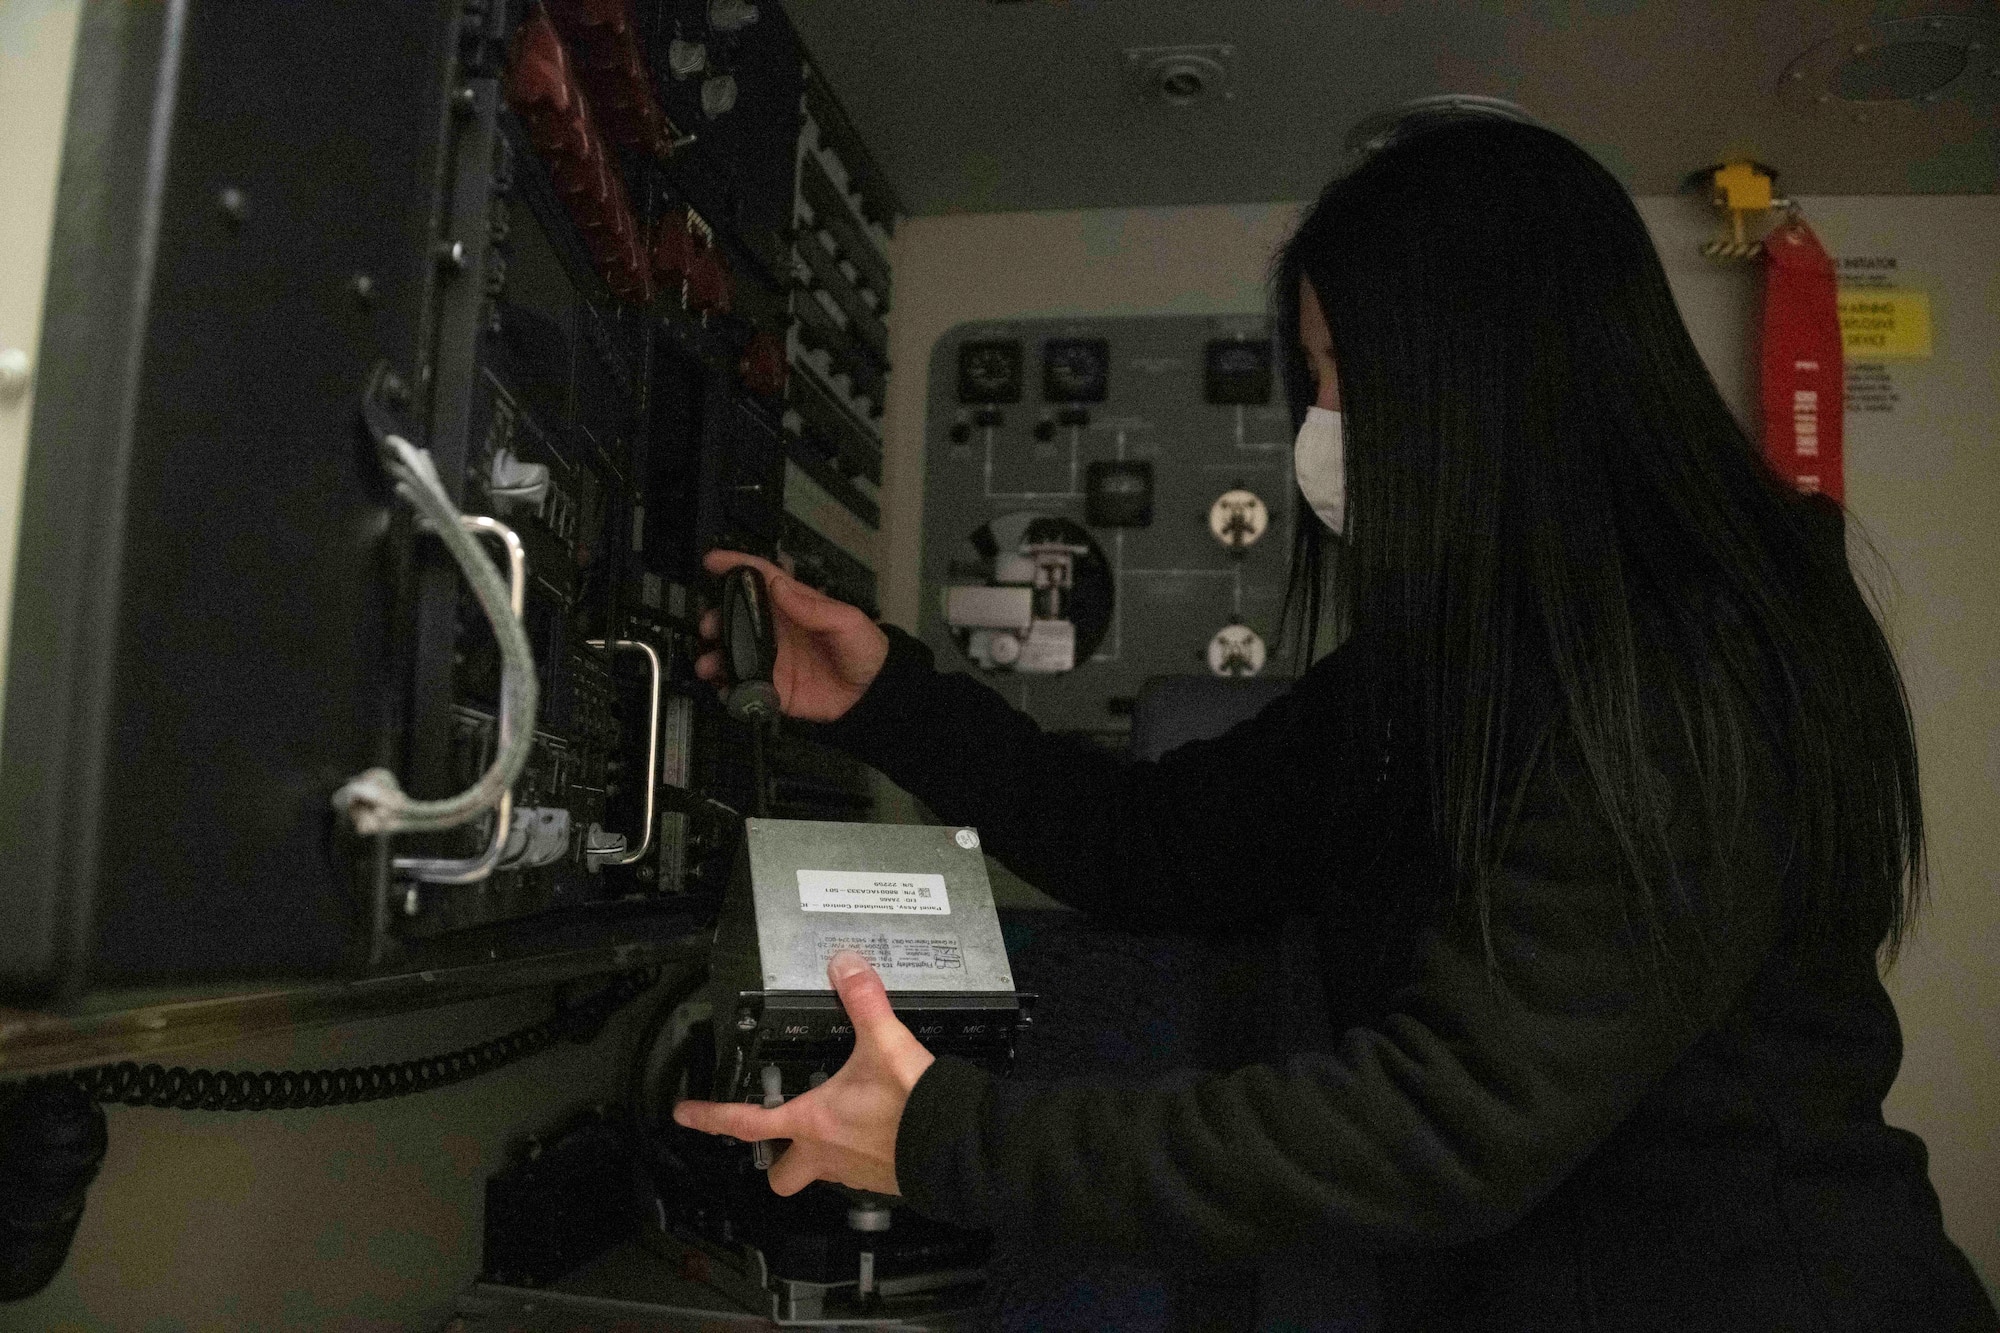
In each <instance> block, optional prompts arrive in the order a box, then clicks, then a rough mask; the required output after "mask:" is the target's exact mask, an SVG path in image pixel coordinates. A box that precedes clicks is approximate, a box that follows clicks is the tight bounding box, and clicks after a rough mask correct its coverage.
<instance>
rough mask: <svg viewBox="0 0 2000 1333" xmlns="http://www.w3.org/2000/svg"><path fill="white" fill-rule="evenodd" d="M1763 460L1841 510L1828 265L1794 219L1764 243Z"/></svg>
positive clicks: (1840, 407) (1834, 326) (1841, 407)
mask: <svg viewBox="0 0 2000 1333" xmlns="http://www.w3.org/2000/svg"><path fill="white" fill-rule="evenodd" d="M1764 254H1765V257H1766V261H1767V262H1766V263H1765V266H1764V457H1765V458H1766V459H1767V460H1769V462H1770V464H1771V469H1772V470H1773V471H1774V472H1776V473H1777V474H1778V475H1779V476H1781V477H1783V478H1784V479H1785V480H1786V481H1788V482H1790V483H1791V484H1792V485H1793V486H1796V487H1797V488H1798V489H1800V490H1802V491H1806V492H1808V493H1810V492H1815V491H1816V492H1818V493H1820V494H1822V495H1824V496H1826V497H1827V498H1828V499H1830V500H1832V501H1833V502H1834V503H1836V504H1839V503H1841V501H1842V496H1843V493H1844V491H1845V486H1844V484H1843V478H1842V473H1841V462H1840V429H1841V418H1842V415H1843V413H1844V411H1845V407H1846V389H1845V385H1844V383H1843V378H1842V368H1841V360H1840V358H1841V342H1840V306H1839V304H1838V301H1837V298H1836V292H1835V282H1834V272H1833V260H1832V259H1830V258H1828V256H1827V253H1826V250H1825V249H1824V248H1823V247H1822V246H1821V245H1820V243H1819V238H1818V237H1816V236H1814V235H1813V233H1812V228H1810V227H1808V226H1806V224H1805V223H1804V222H1802V221H1799V220H1798V219H1792V220H1791V221H1788V222H1784V223H1782V224H1780V225H1779V226H1778V228H1777V230H1775V231H1773V232H1772V233H1771V234H1770V235H1769V236H1768V237H1766V238H1765V240H1764Z"/></svg>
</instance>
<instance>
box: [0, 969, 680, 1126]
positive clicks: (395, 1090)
mask: <svg viewBox="0 0 2000 1333" xmlns="http://www.w3.org/2000/svg"><path fill="white" fill-rule="evenodd" d="M659 979H660V969H659V968H657V967H652V968H643V969H641V970H639V971H636V972H627V973H625V974H624V975H622V976H620V977H619V978H618V979H617V980H616V981H614V982H612V983H611V984H610V985H609V986H606V987H605V988H604V989H603V990H600V991H598V992H596V993H595V994H593V995H591V996H589V997H588V998H587V999H583V1000H579V1001H577V1002H576V1003H574V1004H569V1005H565V1006H563V1007H562V1008H560V1009H558V1010H556V1011H555V1012H554V1013H553V1014H550V1015H549V1016H548V1017H547V1018H544V1019H542V1020H540V1021H539V1022H535V1023H530V1024H528V1025H527V1026H526V1027H522V1028H516V1029H515V1030H514V1031H512V1032H508V1033H505V1034H503V1035H501V1036H498V1037H494V1038H492V1039H491V1040H489V1041H482V1042H480V1043H479V1044H478V1045H476V1046H466V1047H463V1048H462V1049H460V1050H456V1051H450V1052H447V1053H446V1054H443V1055H431V1056H424V1057H422V1058H420V1059H416V1060H404V1061H402V1062H401V1063H399V1064H390V1065H357V1066H355V1067H353V1068H349V1069H181V1068H173V1069H168V1068H164V1067H162V1066H160V1065H141V1064H138V1063H135V1062H134V1061H131V1060H122V1061H120V1062H119V1063H117V1064H111V1065H93V1066H92V1067H90V1068H88V1069H71V1070H66V1071H64V1072H63V1073H60V1074H45V1075H42V1076H41V1077H39V1078H35V1079H29V1080H26V1081H25V1082H24V1084H23V1086H24V1087H27V1086H33V1085H35V1084H39V1083H51V1082H60V1081H64V1080H67V1081H69V1082H71V1083H74V1084H76V1086H77V1087H79V1088H82V1089H83V1091H84V1092H85V1093H86V1094H87V1095H88V1096H90V1097H91V1098H92V1099H93V1100H95V1101H100V1102H105V1103H107V1104H110V1103H116V1104H119V1105H123V1106H157V1107H161V1108H164V1109H170V1110H175V1111H294V1110H301V1109H303V1108H306V1107H313V1106H353V1105H356V1104H358V1103H361V1102H374V1101H381V1100H382V1099H384V1098H386V1097H408V1096H411V1095H413V1094H415V1093H419V1092H429V1091H431V1090H432V1089H433V1088H442V1087H447V1086H449V1085H450V1084H453V1083H459V1082H463V1081H464V1080H466V1079H469V1078H476V1077H477V1076H479V1075H480V1074H488V1073H491V1072H493V1071H494V1070H496V1069H502V1068H505V1067H506V1066H508V1065H511V1064H513V1063H514V1062H515V1061H517V1060H522V1059H525V1058H527V1057H528V1056H530V1055H533V1054H535V1053H536V1052H537V1051H541V1050H545V1049H546V1048H548V1047H549V1046H551V1045H553V1044H554V1043H555V1042H556V1041H558V1040H560V1039H563V1038H569V1039H571V1040H574V1041H579V1042H587V1041H589V1040H591V1039H592V1038H594V1037H595V1036H596V1035H597V1034H598V1032H599V1031H601V1030H602V1029H603V1027H604V1025H605V1023H606V1022H608V1021H609V1020H610V1018H611V1016H612V1015H613V1014H615V1013H617V1012H618V1011H619V1010H620V1009H622V1008H624V1007H625V1006H626V1005H628V1004H630V1003H631V1002H632V1001H633V1000H635V999H637V998H638V997H639V996H640V995H642V994H644V993H645V992H646V991H647V990H649V989H650V988H651V987H652V986H653V984H654V983H655V982H656V981H658V980H659Z"/></svg>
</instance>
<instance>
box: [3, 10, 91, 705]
mask: <svg viewBox="0 0 2000 1333" xmlns="http://www.w3.org/2000/svg"><path fill="white" fill-rule="evenodd" d="M81 10H82V0H5V3H4V4H0V181H4V182H6V184H5V187H4V188H0V351H7V350H16V349H18V350H21V351H25V352H27V353H28V354H29V356H30V358H31V369H32V358H33V356H34V353H35V351H36V349H37V347H38V346H39V345H40V343H41V337H42V288H43V285H44V284H45V283H46V281H47V280H48V269H49V239H50V238H49V231H50V221H51V219H52V218H53V217H54V216H55V204H56V169H57V165H58V163H59V162H60V160H61V157H62V137H63V121H64V118H65V116H66V114H67V112H68V109H69V72H70V63H71V60H70V57H71V54H72V52H74V50H75V49H76V25H77V16H78V14H79V13H80V11H81ZM33 408H34V391H33V387H32V380H31V381H30V388H29V390H28V391H27V392H25V393H22V394H21V395H20V396H18V397H15V398H12V399H9V398H7V397H5V396H4V394H0V664H4V663H5V662H6V660H7V631H8V627H9V625H10V623H11V620H12V608H13V597H14V545H15V539H16V535H17V534H18V533H19V531H20V527H21V477H22V471H23V469H24V468H25V467H26V465H27V458H28V414H29V412H30V411H32V410H33ZM5 690H6V672H5V671H4V670H0V703H4V702H5V698H4V692H5Z"/></svg>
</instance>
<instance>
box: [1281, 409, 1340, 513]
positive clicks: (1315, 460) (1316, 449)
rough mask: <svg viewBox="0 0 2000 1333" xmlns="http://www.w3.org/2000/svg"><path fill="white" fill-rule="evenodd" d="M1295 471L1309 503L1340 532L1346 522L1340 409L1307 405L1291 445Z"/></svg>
mask: <svg viewBox="0 0 2000 1333" xmlns="http://www.w3.org/2000/svg"><path fill="white" fill-rule="evenodd" d="M1292 471H1293V472H1294V473H1295V474H1296V475H1297V477H1298V479H1299V491H1300V493H1301V494H1303V495H1304V496H1305V497H1306V503H1307V504H1309V505H1311V506H1312V507H1313V512H1314V513H1315V514H1318V515H1319V520H1320V522H1322V523H1324V524H1326V525H1327V527H1329V528H1331V529H1333V532H1334V535H1335V536H1338V535H1339V534H1340V530H1341V528H1342V526H1343V525H1345V523H1346V522H1347V452H1346V449H1345V447H1344V444H1343V441H1342V438H1341V428H1340V413H1338V412H1335V411H1332V410H1330V409H1328V408H1324V407H1308V408H1307V409H1306V419H1305V424H1304V425H1302V426H1300V427H1299V438H1298V441H1297V442H1296V443H1295V444H1293V446H1292Z"/></svg>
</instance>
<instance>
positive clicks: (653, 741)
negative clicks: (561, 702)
mask: <svg viewBox="0 0 2000 1333" xmlns="http://www.w3.org/2000/svg"><path fill="white" fill-rule="evenodd" d="M586 642H587V643H589V644H590V646H591V647H593V648H607V647H608V648H613V649H617V648H627V649H633V650H636V651H638V652H642V653H644V654H645V655H646V664H647V666H648V667H650V668H651V670H652V673H653V686H652V697H651V702H650V703H649V704H648V706H647V709H646V831H645V832H644V833H643V834H642V835H640V838H639V845H638V846H637V847H636V848H634V849H632V850H631V851H627V852H618V851H609V850H607V851H602V852H592V851H588V850H586V852H585V855H586V856H588V857H589V859H590V862H591V868H592V869H595V868H597V867H598V866H629V865H631V864H632V863H633V862H634V861H637V860H639V859H640V858H642V857H644V856H645V855H646V853H647V852H649V851H651V850H652V849H653V798H654V789H655V788H656V787H658V786H659V784H660V655H659V654H658V653H656V652H654V651H653V645H652V644H650V643H641V642H640V641H639V640H637V639H613V640H610V641H609V642H607V641H606V640H604V639H589V640H586Z"/></svg>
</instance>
